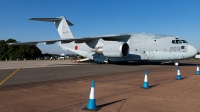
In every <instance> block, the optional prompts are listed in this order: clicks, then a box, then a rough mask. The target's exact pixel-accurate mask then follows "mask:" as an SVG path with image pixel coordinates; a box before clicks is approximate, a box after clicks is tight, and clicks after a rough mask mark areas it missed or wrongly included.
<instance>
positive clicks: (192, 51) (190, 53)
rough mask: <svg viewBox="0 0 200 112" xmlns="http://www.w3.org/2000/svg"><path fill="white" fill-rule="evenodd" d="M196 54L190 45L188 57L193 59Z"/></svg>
mask: <svg viewBox="0 0 200 112" xmlns="http://www.w3.org/2000/svg"><path fill="white" fill-rule="evenodd" d="M196 54H197V49H196V48H195V47H193V46H191V45H188V57H193V56H194V55H196Z"/></svg>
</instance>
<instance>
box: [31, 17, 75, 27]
mask: <svg viewBox="0 0 200 112" xmlns="http://www.w3.org/2000/svg"><path fill="white" fill-rule="evenodd" d="M63 18H64V16H61V17H58V18H29V19H28V20H35V21H45V22H59V21H61V20H62V19H63ZM66 21H67V24H68V25H69V26H73V24H72V23H71V22H69V21H68V20H66Z"/></svg>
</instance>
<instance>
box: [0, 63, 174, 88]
mask: <svg viewBox="0 0 200 112" xmlns="http://www.w3.org/2000/svg"><path fill="white" fill-rule="evenodd" d="M167 66H173V64H170V65H160V64H158V65H152V64H151V65H146V64H145V65H143V64H141V63H129V64H119V65H117V64H96V63H93V62H89V63H72V62H70V61H66V60H60V61H58V60H56V61H49V60H43V61H11V62H0V81H2V80H4V79H5V78H6V77H8V76H9V75H10V74H12V73H13V72H14V71H15V70H17V69H20V70H19V71H18V72H16V73H15V74H14V75H13V76H12V77H10V78H9V79H8V80H7V81H6V82H5V83H3V84H2V86H5V85H14V84H23V83H30V82H40V81H48V80H58V79H67V78H75V77H84V76H93V75H104V74H113V73H125V72H130V71H135V70H148V69H155V68H161V67H167Z"/></svg>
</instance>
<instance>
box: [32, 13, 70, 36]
mask: <svg viewBox="0 0 200 112" xmlns="http://www.w3.org/2000/svg"><path fill="white" fill-rule="evenodd" d="M29 20H36V21H45V22H54V24H55V25H56V27H57V30H58V33H59V35H60V37H61V39H67V38H74V36H73V34H72V32H71V30H70V28H69V26H73V24H72V23H71V22H69V21H68V20H66V19H65V17H64V16H61V17H57V18H30V19H29Z"/></svg>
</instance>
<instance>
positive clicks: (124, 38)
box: [7, 34, 131, 45]
mask: <svg viewBox="0 0 200 112" xmlns="http://www.w3.org/2000/svg"><path fill="white" fill-rule="evenodd" d="M130 36H131V34H124V35H105V36H97V37H87V38H70V39H59V40H43V41H32V42H15V43H7V45H36V44H38V43H44V44H54V43H56V42H61V43H70V42H73V41H74V42H75V43H84V42H88V41H92V40H98V39H103V40H105V41H122V42H127V41H128V39H129V38H130Z"/></svg>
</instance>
